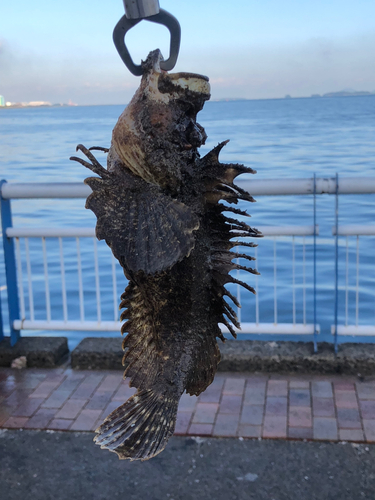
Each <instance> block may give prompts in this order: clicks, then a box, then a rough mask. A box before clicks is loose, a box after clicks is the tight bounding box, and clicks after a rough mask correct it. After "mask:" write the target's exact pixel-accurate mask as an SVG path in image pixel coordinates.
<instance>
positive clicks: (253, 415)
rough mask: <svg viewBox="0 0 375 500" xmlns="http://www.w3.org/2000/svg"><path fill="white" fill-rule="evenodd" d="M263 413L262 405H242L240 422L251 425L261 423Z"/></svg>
mask: <svg viewBox="0 0 375 500" xmlns="http://www.w3.org/2000/svg"><path fill="white" fill-rule="evenodd" d="M263 413H264V406H263V405H243V407H242V412H241V418H240V423H241V424H244V425H252V426H254V425H255V426H257V425H262V422H263Z"/></svg>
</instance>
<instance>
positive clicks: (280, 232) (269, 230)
mask: <svg viewBox="0 0 375 500" xmlns="http://www.w3.org/2000/svg"><path fill="white" fill-rule="evenodd" d="M259 229H260V231H262V233H263V235H264V237H265V239H266V240H267V239H269V240H271V241H272V242H273V248H274V251H273V266H272V268H273V279H268V280H267V281H268V282H269V283H272V282H273V293H274V299H273V303H274V315H273V319H274V320H273V322H261V320H260V307H259V297H260V294H259V293H258V292H259V283H258V277H256V284H255V289H256V291H257V294H256V296H255V309H256V313H255V319H256V321H255V322H242V324H241V330H238V333H242V334H248V333H257V334H263V333H271V334H276V333H277V334H292V335H293V334H294V335H296V334H299V335H301V334H302V335H304V334H306V335H311V334H313V333H314V331H319V326H318V325H317V326H316V327H315V326H314V324H311V323H307V321H306V272H305V271H306V259H305V256H306V239H305V238H306V236H312V235H313V234H314V227H313V226H285V227H279V226H266V227H261V228H259ZM315 230H316V233H317V234H318V231H319V228H318V227H317V228H316V229H315ZM6 236H7V237H8V238H13V239H14V241H15V250H16V263H17V271H18V273H17V275H18V292H19V298H20V318H19V319H15V320H14V322H13V326H14V328H15V329H16V330H59V331H64V330H76V331H90V330H91V331H106V332H109V331H119V329H120V327H121V324H120V322H119V320H118V302H119V300H118V293H117V277H116V271H115V269H116V267H115V266H117V262H116V261H115V259H114V257H113V256H112V255H111V256H110V257H109V255H108V258H110V259H111V269H112V284H111V288H112V298H113V306H112V307H113V311H114V318H113V320H111V321H108V320H104V321H103V320H102V314H101V310H102V307H101V287H100V278H99V274H100V273H99V259H98V250H97V246H98V243H97V240H96V238H95V229H94V228H86V227H84V228H82V227H81V228H77V227H76V228H74V227H72V228H56V227H54V228H48V227H44V228H27V227H18V228H14V227H12V228H7V229H6ZM280 237H287V239H288V240H290V237H291V238H292V248H293V252H292V263H291V267H292V269H293V281H292V285H291V287H292V297H293V300H292V317H293V321H292V322H291V323H290V322H288V323H285V322H283V323H280V322H278V312H277V311H278V290H277V240H278V239H279V238H280ZM296 237H297V238H300V239H301V243H302V247H303V252H302V253H303V283H302V293H303V311H302V317H303V321H302V322H297V320H296V280H295V265H296V259H295V246H296V240H295V238H296ZM21 238H22V239H23V241H24V248H25V250H24V254H25V258H24V260H25V262H24V265H22V257H21V245H20V239H21ZM30 238H33V239H35V238H38V239H40V240H41V244H42V259H43V273H44V285H45V290H44V294H45V319H36V311H35V301H34V290H33V280H34V279H36V277H35V276H33V274H32V266H31V257H30V249H29V239H30ZM48 238H57V239H58V246H59V252H58V255H59V269H60V272H59V274H60V285H59V288H60V289H61V297H62V316H63V319H62V320H61V319H59V320H54V319H52V314H51V287H50V276H49V272H48V255H47V245H46V239H48ZM63 238H70V239H71V238H74V239H75V240H76V262H77V269H76V272H77V277H78V301H79V319H76V318H74V319H71V318H70V317H69V316H68V298H67V287H66V271H65V265H64V252H63ZM81 238H86V239H88V238H92V242H93V252H92V253H93V265H92V267H93V268H94V276H95V297H96V311H97V319H96V321H92V320H91V321H90V320H87V319H85V308H84V293H85V290H84V287H83V276H82V264H81V252H80V240H81ZM255 253H256V255H255V256H256V258H257V257H258V249H257V248H255ZM54 254H56V252H54ZM23 268H25V269H26V276H24V273H23ZM265 278H266V277H265ZM25 284H26V287H25ZM25 288H26V290H25ZM237 297H238V299H239V301H240V300H241V287H240V286H239V285H237ZM26 301H28V308H27V309H28V311H26V307H25V304H26ZM39 309H40V308H39ZM38 313H39V315H40V313H41V311H40V310H39V311H38ZM238 315H239V317H240V316H241V310H240V309H239V311H238ZM222 330H223V332H228V330H227V328H226V327H225V326H222Z"/></svg>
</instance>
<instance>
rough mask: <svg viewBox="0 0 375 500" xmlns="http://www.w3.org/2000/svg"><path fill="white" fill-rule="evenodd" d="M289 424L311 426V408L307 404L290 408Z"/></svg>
mask: <svg viewBox="0 0 375 500" xmlns="http://www.w3.org/2000/svg"><path fill="white" fill-rule="evenodd" d="M289 426H290V427H311V426H312V416H311V408H307V407H305V406H301V407H298V406H293V407H291V408H289Z"/></svg>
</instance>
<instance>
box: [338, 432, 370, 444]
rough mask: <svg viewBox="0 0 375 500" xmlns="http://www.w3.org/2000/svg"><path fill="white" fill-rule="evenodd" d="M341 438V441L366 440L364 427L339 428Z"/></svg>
mask: <svg viewBox="0 0 375 500" xmlns="http://www.w3.org/2000/svg"><path fill="white" fill-rule="evenodd" d="M339 439H340V440H341V441H357V442H360V441H364V440H365V438H364V435H363V431H362V429H339Z"/></svg>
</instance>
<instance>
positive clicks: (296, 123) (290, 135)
mask: <svg viewBox="0 0 375 500" xmlns="http://www.w3.org/2000/svg"><path fill="white" fill-rule="evenodd" d="M123 108H124V106H120V105H119V106H85V107H65V108H25V109H2V108H0V169H1V178H3V179H6V180H7V181H8V182H79V181H83V179H84V178H85V177H87V175H88V172H87V171H86V169H85V168H84V167H82V166H81V165H79V164H77V163H75V162H71V161H69V157H70V156H71V155H74V154H75V147H76V144H78V143H82V144H84V145H86V146H87V147H91V146H107V147H108V146H109V144H110V140H111V131H112V129H113V127H114V125H115V123H116V121H117V118H118V116H119V115H120V113H121V112H122V110H123ZM198 121H199V123H201V124H202V125H203V126H204V127H205V129H206V132H207V134H208V140H207V143H206V145H205V146H204V147H202V148H201V154H202V155H203V154H205V153H206V152H208V151H209V150H210V149H211V148H212V147H214V146H216V144H217V143H218V142H221V141H223V140H226V139H230V142H229V144H228V145H227V146H226V147H225V148H224V150H223V151H222V154H221V160H222V161H225V162H231V163H243V164H245V165H246V166H250V167H252V168H253V169H255V170H257V172H258V173H257V175H256V178H259V179H277V178H296V177H312V175H313V174H314V173H315V174H316V175H317V177H330V176H332V177H333V176H334V175H335V174H336V172H337V173H338V174H339V176H348V177H349V176H350V177H355V176H373V175H375V142H374V137H375V96H364V97H341V98H339V97H337V98H320V99H278V100H260V101H228V102H208V103H207V104H206V105H205V108H204V110H203V111H202V112H201V113H200V115H199V118H198ZM97 157H98V159H99V160H100V161H102V162H103V163H105V155H104V154H101V153H99V154H98V155H97ZM84 203H85V201H84V200H80V199H78V200H15V201H13V202H12V209H13V223H14V226H34V227H38V226H44V227H45V226H48V227H51V226H60V227H61V226H77V227H78V226H80V227H81V226H93V225H94V224H95V217H94V215H93V214H92V213H91V212H90V211H88V210H85V209H84ZM312 208H313V200H312V197H311V196H288V197H285V196H277V197H259V198H258V200H257V203H254V204H252V205H251V206H250V207H247V209H248V211H249V212H250V213H251V215H252V219H250V224H251V225H253V226H255V227H258V226H267V225H271V226H279V225H280V226H283V225H304V224H309V225H311V224H312V223H313V211H312ZM317 219H318V220H317V222H318V224H319V227H320V235H319V238H318V242H317V243H318V254H317V255H318V265H317V266H318V267H317V271H318V275H317V287H318V310H317V320H318V323H319V324H320V326H321V335H320V340H331V335H330V325H331V324H332V323H333V311H334V294H333V286H334V240H333V238H332V235H331V227H332V225H333V223H334V197H333V196H328V195H323V196H319V197H318V199H317ZM374 219H375V195H361V196H359V195H355V196H354V195H350V196H341V197H340V223H341V224H371V223H374ZM374 240H375V238H374V237H363V238H361V239H360V282H359V304H360V307H359V319H358V323H359V324H375V252H374V250H373V248H374V242H375V241H374ZM295 241H296V246H295V256H296V264H295V269H294V273H295V280H296V283H297V289H296V319H297V321H299V322H301V321H303V319H304V318H303V307H302V302H303V287H302V284H303V280H304V278H303V250H302V245H301V243H302V240H301V238H299V239H298V238H296V240H295ZM75 245H76V242H75V241H74V240H72V241H67V242H65V241H64V249H65V272H66V276H67V279H66V286H67V292H68V297H69V301H68V316H69V317H73V318H76V319H79V317H80V310H79V304H78V300H77V299H78V292H77V264H76V247H75ZM90 245H91V242H85V241H83V239H82V240H81V248H80V251H81V258H82V272H83V276H84V278H83V279H84V281H85V283H84V285H86V286H87V288H88V289H90V288H91V289H92V291H91V292H88V293H85V297H84V301H85V317H86V318H87V319H95V318H96V314H97V297H96V294H95V291H94V284H95V283H94V282H95V269H94V267H93V263H92V257H91V256H92V245H91V247H90ZM47 247H48V252H49V255H52V257H53V256H55V257H57V256H58V254H59V247H58V242H57V240H53V239H52V240H48V241H47ZM98 251H99V260H100V266H101V269H100V280H101V287H102V288H103V290H104V292H103V295H102V296H101V297H100V303H101V306H100V307H101V309H102V318H103V319H113V317H112V316H113V314H114V312H113V313H112V309H111V307H112V306H111V304H112V300H113V291H112V289H111V283H110V282H109V280H108V282H107V281H106V280H107V277H108V276H109V275H110V274H111V262H110V259H109V254H108V252H107V249H106V248H105V247H104V246H101V245H99V246H98ZM345 251H346V248H345V241H344V240H340V248H339V252H340V263H341V262H344V263H345ZM355 251H356V241H355V239H351V240H350V241H349V253H348V258H349V265H350V272H349V278H348V279H349V285H350V292H349V305H348V316H349V322H350V323H353V322H355V320H356V318H355V298H356V297H355V286H356V272H355V263H356V253H355ZM25 252H26V249H25V247H24V246H22V245H21V253H22V254H24V253H25ZM30 253H31V255H32V262H34V260H35V262H36V263H35V264H33V268H32V273H33V278H34V279H35V282H33V298H34V304H35V307H36V312H35V318H36V319H38V315H39V316H40V319H44V318H43V314H45V313H44V308H45V288H44V286H45V285H44V274H43V263H42V262H41V261H40V259H39V263H38V262H37V260H38V259H34V257H37V256H38V255H40V253H41V242H39V241H33V240H30ZM291 257H292V245H291V239H290V238H289V239H285V238H284V239H281V241H279V242H278V244H277V248H276V258H277V299H278V300H277V320H278V321H279V322H283V321H284V322H291V320H292V314H293V313H292V306H291V303H292V289H291V280H292V267H291V266H292V259H291ZM0 259H1V260H0V265H1V269H0V279H1V281H0V287H2V292H1V298H2V303H3V310H4V303H5V300H6V290H5V289H4V283H5V279H4V266H3V260H2V259H3V258H2V255H1V257H0ZM273 259H274V247H273V241H272V240H266V239H264V240H260V241H259V248H258V264H257V265H258V269H259V270H260V272H261V276H260V277H259V278H258V287H259V289H258V296H259V314H260V320H261V321H264V322H273V321H274V313H273V306H274V286H273V269H274V261H273ZM48 265H49V275H50V279H51V283H50V290H51V308H52V316H54V315H55V316H56V319H60V317H61V314H62V304H61V291H60V289H59V285H58V284H57V281H58V275H59V272H60V270H59V264H58V259H55V260H54V259H53V258H51V261H50V262H49V264H48ZM340 266H341V267H340V287H341V291H340V297H339V298H340V313H339V314H340V318H339V319H340V321H341V322H343V321H344V315H345V310H344V309H345V304H344V303H345V293H344V290H343V285H344V281H345V271H344V268H343V266H342V265H341V264H340ZM23 271H24V273H23V274H24V279H25V276H26V268H24V269H23ZM242 274H243V273H241V278H242ZM116 276H117V287H118V290H116V292H117V296H118V295H119V294H120V293H121V291H122V289H123V287H124V285H125V280H124V278H123V277H122V274H121V269H120V268H119V266H118V268H117V272H116ZM54 280H55V281H56V283H55V281H54ZM246 280H247V281H248V282H249V283H250V284H252V285H253V286H254V285H255V278H254V277H253V276H249V277H246ZM305 280H306V283H307V284H308V286H307V289H306V313H305V314H306V320H307V322H312V320H313V319H312V311H313V309H312V287H311V284H312V239H311V238H306V250H305ZM54 283H55V284H56V289H54ZM26 285H27V284H26ZM26 285H25V287H26V288H27V286H26ZM106 287H107V288H106ZM233 291H234V292H235V293H236V290H235V289H234V290H233ZM241 300H242V304H243V307H242V310H241V319H242V321H245V322H254V321H255V314H256V312H255V299H254V297H253V296H252V295H251V294H249V293H247V292H242V293H241ZM38 304H39V305H38ZM39 306H40V307H39ZM25 307H26V310H28V307H29V296H28V293H27V290H26V303H25ZM38 307H39V309H38ZM106 311H107V312H106ZM108 311H111V312H108ZM106 314H107V315H109V314H112V316H111V317H109V316H108V318H107V317H106ZM4 315H5V316H6V311H4ZM58 334H60V333H58ZM68 335H69V337H70V340H71V346H74V344H75V343H76V342H78V340H79V339H80V338H82V337H83V336H85V335H87V334H86V333H84V332H78V333H77V332H70V333H69V334H68ZM90 335H91V334H90ZM98 335H100V336H103V335H104V334H103V333H100V334H98ZM111 335H114V334H111ZM251 338H258V337H256V336H253V337H251ZM262 338H267V339H270V338H272V339H275V338H284V339H290V337H272V336H265V337H262ZM292 339H293V340H297V338H295V337H293V338H292ZM298 340H301V338H298ZM306 340H310V338H308V339H307V338H306ZM344 340H346V341H352V340H353V339H352V338H345V339H344Z"/></svg>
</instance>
